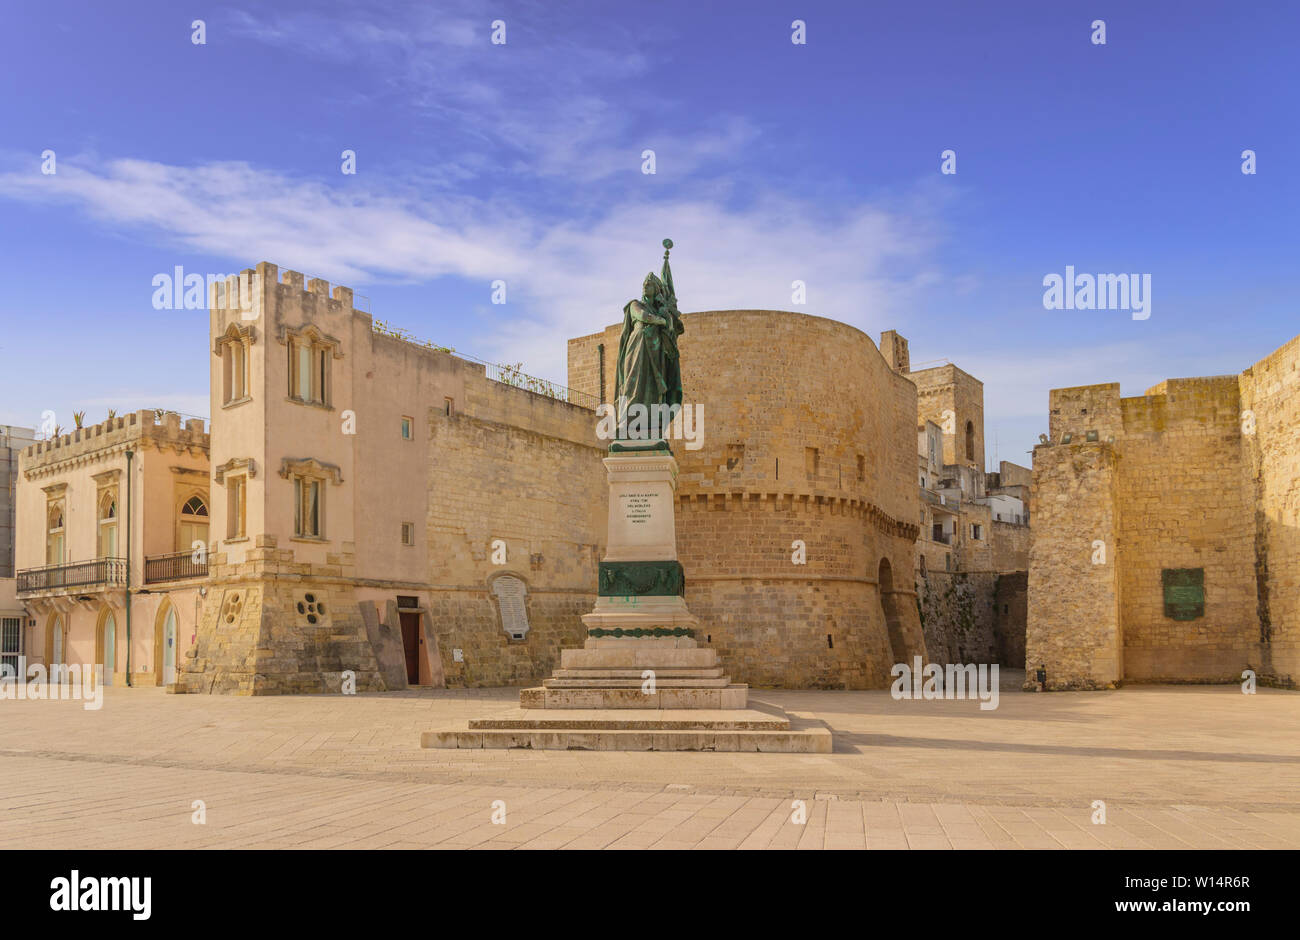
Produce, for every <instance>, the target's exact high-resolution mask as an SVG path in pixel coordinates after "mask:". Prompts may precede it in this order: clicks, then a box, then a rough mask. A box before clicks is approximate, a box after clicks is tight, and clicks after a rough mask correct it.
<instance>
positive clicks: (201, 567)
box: [144, 552, 208, 584]
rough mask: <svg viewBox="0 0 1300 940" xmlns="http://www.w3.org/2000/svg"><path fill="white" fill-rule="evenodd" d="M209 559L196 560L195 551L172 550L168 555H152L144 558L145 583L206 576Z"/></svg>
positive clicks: (205, 557)
mask: <svg viewBox="0 0 1300 940" xmlns="http://www.w3.org/2000/svg"><path fill="white" fill-rule="evenodd" d="M207 575H208V559H207V556H206V555H205V556H204V558H203V560H202V561H195V560H194V552H172V553H170V554H168V555H150V556H149V557H148V558H146V559H145V560H144V583H145V584H158V583H159V582H161V581H183V580H185V579H186V578H206V577H207Z"/></svg>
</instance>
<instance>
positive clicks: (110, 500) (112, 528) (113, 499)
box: [97, 490, 117, 558]
mask: <svg viewBox="0 0 1300 940" xmlns="http://www.w3.org/2000/svg"><path fill="white" fill-rule="evenodd" d="M97 544H98V546H99V557H100V558H116V557H117V494H116V493H114V492H113V491H112V490H105V491H104V492H103V494H102V495H101V496H100V497H99V540H98V543H97Z"/></svg>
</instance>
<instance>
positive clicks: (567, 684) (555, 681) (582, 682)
mask: <svg viewBox="0 0 1300 940" xmlns="http://www.w3.org/2000/svg"><path fill="white" fill-rule="evenodd" d="M647 681H648V680H646V679H642V678H640V677H629V678H626V679H593V678H585V677H584V678H582V679H568V678H563V677H553V678H550V679H543V680H542V685H543V686H544V687H545V688H548V689H638V690H639V689H640V688H641V687H642V685H644V684H645V683H646V682H647ZM729 685H731V680H730V679H728V678H727V677H726V676H718V677H717V678H708V677H704V676H699V677H694V678H690V679H665V678H662V677H659V676H656V677H655V688H656V689H725V688H727V687H728V686H729Z"/></svg>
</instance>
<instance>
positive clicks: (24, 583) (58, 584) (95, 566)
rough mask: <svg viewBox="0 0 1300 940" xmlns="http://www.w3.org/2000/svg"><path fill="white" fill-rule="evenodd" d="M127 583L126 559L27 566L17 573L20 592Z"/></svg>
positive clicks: (28, 592) (114, 585) (32, 592)
mask: <svg viewBox="0 0 1300 940" xmlns="http://www.w3.org/2000/svg"><path fill="white" fill-rule="evenodd" d="M125 585H126V559H125V558H93V559H90V560H89V561H74V562H71V563H70V564H64V565H44V566H42V567H40V568H24V569H22V570H20V571H19V572H18V593H19V594H29V595H30V594H38V593H43V592H51V591H61V590H64V589H67V588H82V589H85V588H95V587H104V588H107V587H117V586H122V587H125Z"/></svg>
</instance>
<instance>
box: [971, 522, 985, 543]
mask: <svg viewBox="0 0 1300 940" xmlns="http://www.w3.org/2000/svg"><path fill="white" fill-rule="evenodd" d="M970 537H971V538H973V539H977V540H978V539H982V538H984V527H983V526H982V525H979V524H978V523H975V522H972V523H971V526H970Z"/></svg>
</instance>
